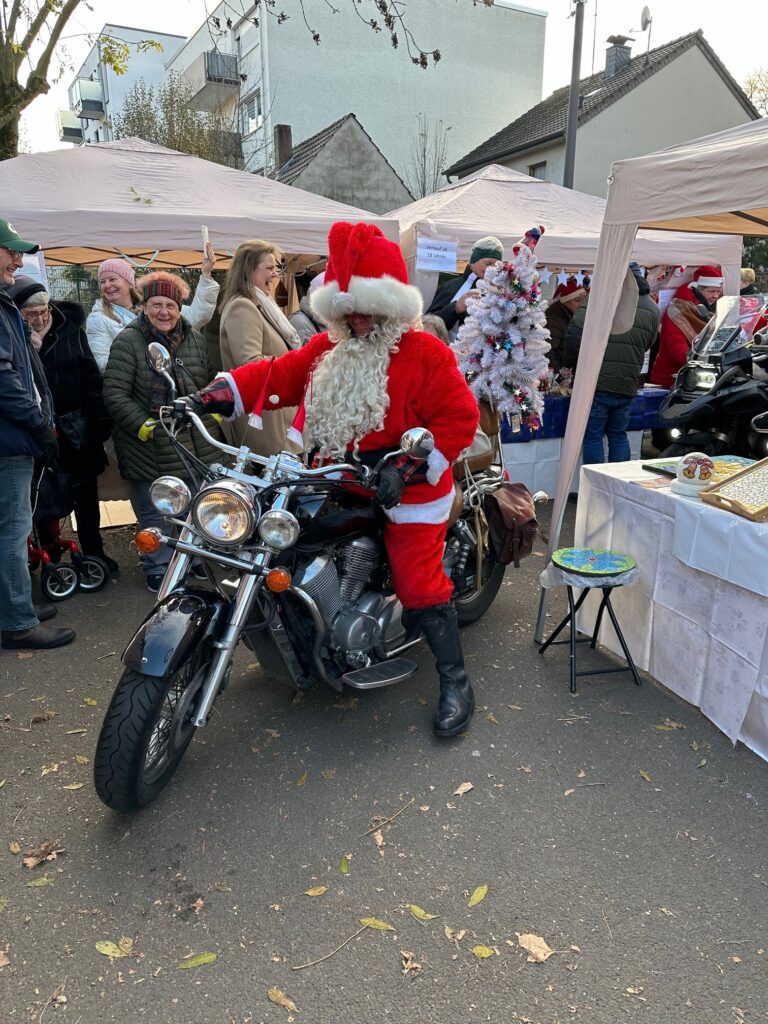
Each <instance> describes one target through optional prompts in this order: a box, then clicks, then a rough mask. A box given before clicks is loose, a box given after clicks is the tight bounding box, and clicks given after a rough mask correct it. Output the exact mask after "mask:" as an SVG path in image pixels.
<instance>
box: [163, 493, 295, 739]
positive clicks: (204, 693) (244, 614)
mask: <svg viewBox="0 0 768 1024" xmlns="http://www.w3.org/2000/svg"><path fill="white" fill-rule="evenodd" d="M287 504H288V496H287V495H285V494H278V495H277V497H276V498H275V500H274V502H273V503H272V508H273V509H279V508H284V507H285V505H287ZM163 539H166V538H163ZM195 541H196V537H195V533H194V532H193V530H191V529H190V528H189V526H186V525H185V526H183V527H182V528H181V532H180V533H179V538H178V541H170V543H171V545H172V546H173V547H174V552H173V555H172V556H171V561H170V562H169V563H168V568H167V570H166V573H165V576H164V578H163V582H162V585H161V587H160V590H159V591H158V595H157V596H158V601H162V599H163V598H164V597H167V595H168V594H170V593H172V592H173V591H174V590H176V589H177V588H178V586H179V584H180V583H181V582H182V580H183V579H184V577H185V576H186V573H187V571H188V569H189V565H190V562H191V560H192V558H193V557H200V558H204V559H205V558H206V557H207V558H208V559H210V560H212V561H214V562H218V563H219V564H222V563H224V564H225V560H224V559H223V558H221V557H220V556H217V555H216V554H215V553H214V552H208V551H207V549H205V548H200V547H198V545H197V544H196V543H195ZM179 545H183V546H184V547H186V546H187V545H191V546H194V547H195V548H197V551H198V552H199V555H193V554H192V553H191V552H189V550H184V549H183V548H182V549H181V550H180V548H179ZM272 558H273V552H271V551H260V552H259V553H258V554H257V555H256V558H255V559H254V561H253V571H250V572H248V573H247V574H246V573H244V574H243V577H242V578H241V580H240V584H239V586H238V588H237V593H236V594H235V597H234V600H233V601H232V604H231V607H230V612H229V617H228V620H227V626H226V629H225V630H224V632H223V634H222V636H221V637H220V639H218V640H216V641H214V644H213V648H214V655H213V658H212V660H211V666H210V669H209V671H208V675H207V677H206V680H205V682H204V683H203V686H202V690H201V692H200V699H199V701H198V702H197V707H196V709H195V713H194V715H193V718H192V725H194V726H195V727H197V728H200V727H201V726H204V725H206V724H207V722H208V717H209V715H210V713H211V708H212V707H213V702H214V701H215V700H216V697H217V695H218V693H219V690H220V689H221V686H222V683H223V682H224V680H225V679H226V676H227V672H228V671H229V669H230V666H231V665H232V659H233V658H234V656H235V651H236V649H237V645H238V643H239V642H240V636H241V634H242V632H243V629H244V627H245V625H246V623H247V621H248V617H249V615H250V613H251V608H252V607H253V602H254V600H255V598H256V595H257V594H258V592H259V590H260V589H261V587H262V585H263V583H264V576H265V575H266V570H267V568H268V567H269V564H270V563H271V561H272Z"/></svg>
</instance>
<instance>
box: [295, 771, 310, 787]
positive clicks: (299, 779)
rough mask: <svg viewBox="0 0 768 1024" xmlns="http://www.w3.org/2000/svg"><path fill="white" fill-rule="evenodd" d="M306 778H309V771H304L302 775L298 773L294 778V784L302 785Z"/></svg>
mask: <svg viewBox="0 0 768 1024" xmlns="http://www.w3.org/2000/svg"><path fill="white" fill-rule="evenodd" d="M308 778H309V772H304V774H303V775H300V776H299V777H298V779H296V785H297V786H303V785H304V783H305V782H306V781H307V779H308Z"/></svg>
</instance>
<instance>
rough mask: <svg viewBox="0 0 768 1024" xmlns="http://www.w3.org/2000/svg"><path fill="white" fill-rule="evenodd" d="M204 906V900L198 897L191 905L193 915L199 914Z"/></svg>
mask: <svg viewBox="0 0 768 1024" xmlns="http://www.w3.org/2000/svg"><path fill="white" fill-rule="evenodd" d="M204 906H205V900H204V899H203V898H202V896H198V897H197V899H196V900H195V902H194V903H193V904H192V910H194V912H195V914H199V913H200V911H201V910H202V909H203V907H204Z"/></svg>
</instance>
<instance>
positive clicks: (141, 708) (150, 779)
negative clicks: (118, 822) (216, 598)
mask: <svg viewBox="0 0 768 1024" xmlns="http://www.w3.org/2000/svg"><path fill="white" fill-rule="evenodd" d="M210 658H211V653H210V651H209V652H207V653H206V654H205V655H203V656H198V657H193V658H191V659H190V660H189V661H188V662H186V663H185V664H184V665H182V666H181V667H180V668H178V669H177V670H176V672H174V673H173V675H171V676H169V677H165V678H162V679H158V678H156V677H155V676H146V675H143V674H142V673H141V672H135V671H134V670H133V669H125V671H124V672H123V674H122V676H121V677H120V682H119V683H118V685H117V689H116V690H115V693H114V695H113V697H112V700H111V702H110V705H109V708H108V709H107V714H106V716H105V718H104V724H103V725H102V727H101V734H100V736H99V742H98V744H97V747H96V754H95V757H94V763H93V781H94V784H95V786H96V792H97V794H98V796H99V798H100V799H101V800H102V801H103V802H104V803H105V804H106V805H107V807H111V808H112V809H113V810H115V811H122V812H128V811H135V810H138V809H139V808H141V807H145V806H146V805H147V804H149V803H151V802H152V801H153V800H155V799H156V798H157V797H158V796H159V795H160V793H161V792H162V791H163V789H165V787H166V785H167V784H168V782H169V781H170V779H171V777H172V775H173V774H174V772H175V771H176V769H177V768H178V766H179V763H180V762H181V759H182V758H183V757H184V754H185V753H186V750H187V747H188V746H189V744H190V742H191V740H192V737H193V736H194V733H195V727H194V726H193V725H192V715H193V711H194V706H195V704H196V699H197V696H198V694H199V691H200V688H201V686H202V682H203V679H204V678H205V675H206V672H207V669H208V665H209V662H210Z"/></svg>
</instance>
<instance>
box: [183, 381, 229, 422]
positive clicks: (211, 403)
mask: <svg viewBox="0 0 768 1024" xmlns="http://www.w3.org/2000/svg"><path fill="white" fill-rule="evenodd" d="M184 401H185V402H187V403H188V404H189V405H190V406H191V407H192V409H193V410H194V411H195V412H196V413H197V415H198V416H203V415H205V414H206V413H216V414H217V415H219V416H225V417H230V416H234V415H235V396H234V394H233V392H232V388H231V387H230V386H229V381H228V380H227V379H226V378H225V377H217V378H216V380H213V381H211V383H210V384H206V385H205V387H204V388H201V389H200V390H199V391H198V392H197V394H194V395H187V396H186V397H185V399H184Z"/></svg>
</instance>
